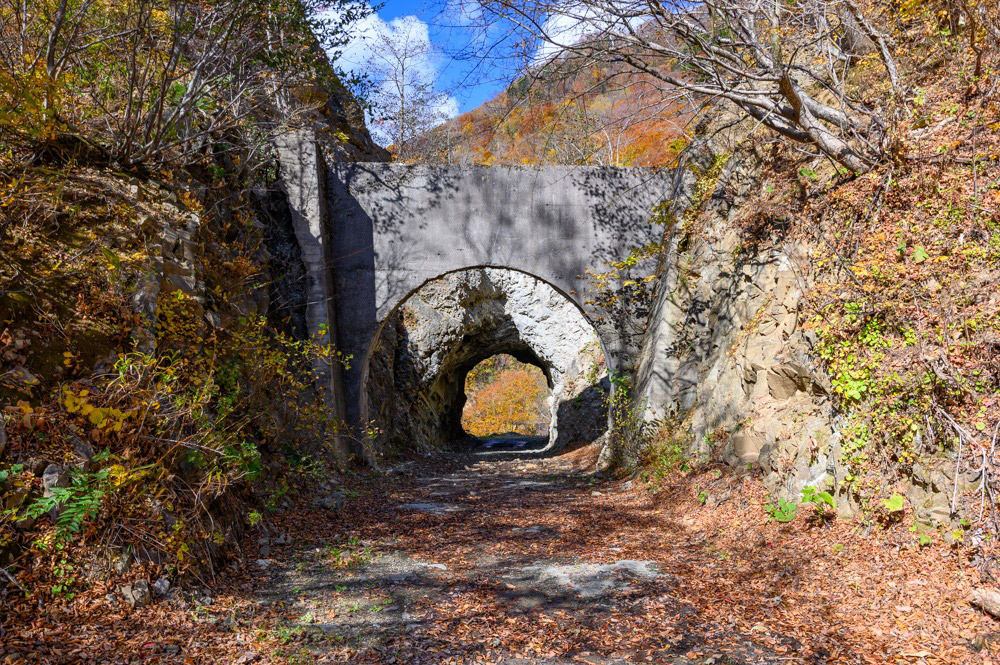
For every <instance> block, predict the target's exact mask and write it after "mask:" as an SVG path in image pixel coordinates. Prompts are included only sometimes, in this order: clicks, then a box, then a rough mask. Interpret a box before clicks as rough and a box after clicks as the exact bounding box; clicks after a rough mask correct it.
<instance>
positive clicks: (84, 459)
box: [73, 437, 96, 472]
mask: <svg viewBox="0 0 1000 665" xmlns="http://www.w3.org/2000/svg"><path fill="white" fill-rule="evenodd" d="M95 454H96V452H95V451H94V447H93V446H92V445H90V443H89V442H87V441H84V440H83V439H81V438H79V437H73V455H74V456H75V457H76V460H77V461H76V467H77V468H78V469H81V470H83V471H87V472H90V471H93V470H94V462H93V459H94V455H95Z"/></svg>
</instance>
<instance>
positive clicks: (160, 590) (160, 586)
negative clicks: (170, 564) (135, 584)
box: [153, 577, 170, 596]
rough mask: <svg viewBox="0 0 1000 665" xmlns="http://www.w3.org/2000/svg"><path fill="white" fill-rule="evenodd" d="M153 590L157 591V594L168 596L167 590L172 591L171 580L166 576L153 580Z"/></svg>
mask: <svg viewBox="0 0 1000 665" xmlns="http://www.w3.org/2000/svg"><path fill="white" fill-rule="evenodd" d="M153 591H154V592H156V595H157V596H166V595H167V592H168V591H170V580H168V579H167V578H166V577H161V578H159V579H157V580H156V581H155V582H153Z"/></svg>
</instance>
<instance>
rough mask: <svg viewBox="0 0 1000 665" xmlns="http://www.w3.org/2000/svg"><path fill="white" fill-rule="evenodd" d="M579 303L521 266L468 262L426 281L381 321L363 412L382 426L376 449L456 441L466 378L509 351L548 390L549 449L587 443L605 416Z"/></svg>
mask: <svg viewBox="0 0 1000 665" xmlns="http://www.w3.org/2000/svg"><path fill="white" fill-rule="evenodd" d="M600 349H601V347H600V342H599V341H598V338H597V335H596V333H595V332H594V329H593V328H592V327H591V325H590V324H589V323H588V322H587V320H586V319H585V318H584V317H583V315H582V314H581V313H580V311H579V309H577V307H576V306H575V305H574V304H573V303H572V302H570V301H569V300H567V299H566V298H565V296H563V295H561V294H560V293H559V292H558V291H556V290H555V289H553V288H552V287H551V286H549V285H548V284H546V283H544V282H542V281H541V280H538V279H536V278H534V277H532V276H530V275H528V274H526V273H522V272H518V271H513V270H504V269H497V268H473V269H469V270H462V271H457V272H454V273H450V274H447V275H445V276H443V277H441V278H439V279H436V280H432V281H431V282H428V283H427V284H425V285H424V286H423V287H421V288H420V289H419V290H418V291H417V292H416V293H415V294H414V295H413V296H411V297H410V298H409V299H408V300H406V301H405V302H404V303H403V304H402V305H401V307H400V308H399V309H397V310H396V312H395V313H393V314H392V315H391V316H390V317H389V319H388V320H387V321H386V323H385V324H384V325H383V326H382V328H381V330H380V332H379V335H378V338H377V341H376V344H375V347H374V349H373V351H372V353H371V354H370V360H369V364H368V366H367V368H366V372H365V383H364V388H365V393H364V398H363V404H362V409H363V411H365V412H366V414H367V418H368V419H370V420H373V421H374V422H375V424H376V425H377V426H378V427H379V429H380V430H381V431H382V432H383V436H382V438H381V439H380V441H379V443H378V445H377V446H376V448H377V450H380V451H392V450H396V451H402V450H426V449H428V448H431V447H438V446H445V445H450V444H454V443H456V442H457V441H460V440H461V439H462V438H463V432H462V430H461V424H460V419H461V414H462V407H463V406H464V403H465V392H464V390H465V376H466V374H467V373H468V372H469V370H471V369H472V368H473V367H475V365H476V364H477V363H479V362H480V361H482V360H484V359H486V358H488V357H490V356H492V355H495V354H498V353H509V354H511V355H513V356H515V357H517V358H518V359H519V360H521V361H522V362H529V363H532V364H535V365H537V366H539V367H540V368H541V369H542V370H543V371H544V372H545V375H546V377H547V378H548V381H549V386H550V388H551V390H552V398H551V409H552V420H551V424H550V442H549V446H550V447H551V448H559V447H563V446H565V445H568V444H571V443H576V442H579V441H584V440H593V439H595V438H597V436H599V435H600V433H601V432H602V431H603V429H604V427H605V425H606V422H605V418H604V414H603V410H602V409H601V408H600V403H601V400H600V397H599V395H598V393H599V390H600V388H601V384H602V382H603V381H606V379H605V377H604V372H603V355H602V353H601V350H600Z"/></svg>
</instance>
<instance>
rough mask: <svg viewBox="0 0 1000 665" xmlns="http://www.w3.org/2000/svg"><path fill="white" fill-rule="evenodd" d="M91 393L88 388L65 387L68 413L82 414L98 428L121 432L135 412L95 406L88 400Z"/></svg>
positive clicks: (64, 394) (64, 393)
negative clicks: (74, 388) (75, 390)
mask: <svg viewBox="0 0 1000 665" xmlns="http://www.w3.org/2000/svg"><path fill="white" fill-rule="evenodd" d="M89 394H90V391H88V390H81V391H79V392H74V391H72V390H70V389H69V388H68V387H67V388H63V399H62V405H63V407H64V408H65V409H66V411H67V412H68V413H73V414H80V416H82V417H83V418H85V419H86V422H88V423H90V424H91V425H93V426H94V427H95V428H97V429H98V430H104V431H112V432H121V431H122V428H123V427H124V425H125V421H126V420H127V419H128V418H129V417H131V416H132V415H133V413H134V412H133V411H128V412H123V411H121V410H120V409H116V408H114V407H99V406H94V405H93V404H91V403H90V402H89V401H88V400H87V397H88V396H89Z"/></svg>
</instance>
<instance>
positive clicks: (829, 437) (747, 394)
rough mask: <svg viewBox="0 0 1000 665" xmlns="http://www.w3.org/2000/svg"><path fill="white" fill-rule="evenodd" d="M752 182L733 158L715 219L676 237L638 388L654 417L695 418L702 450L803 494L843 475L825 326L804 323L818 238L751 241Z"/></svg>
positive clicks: (781, 489)
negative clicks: (823, 365) (745, 202)
mask: <svg viewBox="0 0 1000 665" xmlns="http://www.w3.org/2000/svg"><path fill="white" fill-rule="evenodd" d="M753 186H759V184H756V183H755V179H754V174H753V172H752V171H751V170H750V169H749V168H748V167H745V166H740V165H736V166H735V168H731V169H730V170H729V171H728V172H727V173H726V175H725V184H724V186H723V187H720V188H719V190H718V191H717V193H716V198H714V199H712V200H711V201H709V203H708V206H709V208H710V214H708V215H705V216H704V217H707V221H708V225H707V226H706V227H704V228H700V229H699V233H698V234H697V236H695V235H694V234H691V236H690V237H688V238H686V239H684V240H683V241H682V236H683V235H684V233H685V232H684V231H679V232H678V233H677V234H676V237H675V238H674V239H673V242H672V244H671V246H670V253H669V259H668V264H667V271H666V274H665V275H663V277H662V278H661V283H660V289H659V292H658V296H657V298H658V299H657V302H656V304H655V306H654V310H653V312H652V315H651V317H650V325H649V329H648V331H647V336H646V340H645V344H644V347H643V351H642V354H641V359H640V363H639V368H640V369H639V376H638V382H637V385H638V395H639V398H640V399H641V400H643V402H644V404H645V408H646V411H647V413H646V415H647V417H648V418H651V419H652V418H664V417H667V416H672V417H676V418H679V419H680V420H683V421H685V422H686V423H687V424H689V425H690V428H691V431H692V434H693V437H694V440H695V442H696V443H695V448H696V451H695V452H697V453H698V454H700V455H702V456H707V455H709V454H716V455H718V456H720V457H721V458H722V459H723V460H725V461H726V462H727V463H729V464H731V465H733V466H741V465H747V464H753V465H759V466H760V467H761V468H762V470H763V472H764V474H765V476H766V481H767V483H768V485H769V486H770V487H772V489H774V490H775V491H776V492H778V493H779V494H782V495H785V496H789V497H794V498H795V499H798V497H799V493H800V492H801V489H802V486H803V485H806V484H813V485H817V486H824V485H827V484H831V485H832V482H835V481H836V464H835V458H836V457H837V454H838V453H837V435H836V429H837V428H836V421H835V417H834V413H833V409H832V405H831V400H830V398H829V394H828V393H829V382H828V380H827V379H826V377H825V375H824V374H823V373H822V372H821V371H819V370H818V369H817V367H816V365H815V363H814V361H813V354H812V351H813V346H814V343H815V337H814V335H812V334H811V333H809V332H807V331H804V330H803V329H802V325H801V324H802V321H801V318H800V314H801V308H800V301H801V299H802V296H803V292H804V290H805V289H806V288H808V283H807V280H808V279H809V276H808V271H807V269H806V265H807V263H808V262H807V257H808V253H809V251H810V250H809V247H808V246H804V245H802V244H798V243H796V242H791V241H785V240H784V239H782V238H781V237H780V234H772V240H771V241H769V242H768V243H767V244H766V245H762V246H759V247H747V246H746V238H745V237H744V235H743V234H741V233H740V230H739V228H738V225H737V224H735V223H734V220H735V219H736V218H737V216H738V215H740V214H744V213H745V211H743V210H741V208H740V206H739V204H738V202H739V201H740V197H741V195H742V194H745V193H746V192H747V190H748V189H749V188H751V187H753ZM723 193H724V194H723ZM726 195H729V196H730V197H731V198H730V199H729V200H727V199H726V198H725V196H726ZM699 221H700V223H703V222H701V220H699ZM828 481H832V482H829V483H828Z"/></svg>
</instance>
